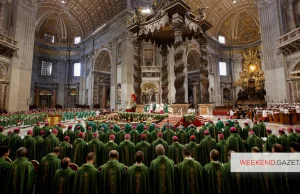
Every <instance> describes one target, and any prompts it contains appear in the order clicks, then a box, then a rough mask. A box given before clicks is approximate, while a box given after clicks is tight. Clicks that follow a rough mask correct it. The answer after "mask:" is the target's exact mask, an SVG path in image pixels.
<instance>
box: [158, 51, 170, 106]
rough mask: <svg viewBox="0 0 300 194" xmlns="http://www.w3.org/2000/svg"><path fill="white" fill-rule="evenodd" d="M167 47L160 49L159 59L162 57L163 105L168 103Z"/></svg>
mask: <svg viewBox="0 0 300 194" xmlns="http://www.w3.org/2000/svg"><path fill="white" fill-rule="evenodd" d="M168 53H169V51H168V46H167V45H162V47H161V51H160V54H161V57H162V62H161V63H162V64H161V90H162V93H161V99H162V102H163V103H165V102H166V103H169V99H168V95H169V89H168V86H169V78H168V77H169V73H168Z"/></svg>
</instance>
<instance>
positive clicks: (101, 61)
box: [94, 50, 111, 72]
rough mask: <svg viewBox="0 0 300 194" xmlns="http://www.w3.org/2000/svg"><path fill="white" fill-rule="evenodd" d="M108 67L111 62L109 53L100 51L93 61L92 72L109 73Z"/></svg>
mask: <svg viewBox="0 0 300 194" xmlns="http://www.w3.org/2000/svg"><path fill="white" fill-rule="evenodd" d="M110 67H111V60H110V54H109V52H108V51H106V50H102V51H100V53H99V54H98V56H97V58H96V61H95V66H94V71H98V72H110Z"/></svg>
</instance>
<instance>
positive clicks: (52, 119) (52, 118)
mask: <svg viewBox="0 0 300 194" xmlns="http://www.w3.org/2000/svg"><path fill="white" fill-rule="evenodd" d="M61 120H62V116H61V115H48V117H47V118H46V121H48V122H49V124H50V126H55V125H57V124H58V123H60V122H61Z"/></svg>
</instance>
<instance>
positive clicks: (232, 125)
mask: <svg viewBox="0 0 300 194" xmlns="http://www.w3.org/2000/svg"><path fill="white" fill-rule="evenodd" d="M227 123H228V124H229V127H234V122H233V121H232V120H231V119H229V120H227Z"/></svg>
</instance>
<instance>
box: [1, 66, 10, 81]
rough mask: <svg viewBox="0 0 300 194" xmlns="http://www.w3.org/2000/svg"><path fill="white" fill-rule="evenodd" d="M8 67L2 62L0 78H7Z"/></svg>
mask: <svg viewBox="0 0 300 194" xmlns="http://www.w3.org/2000/svg"><path fill="white" fill-rule="evenodd" d="M7 73H8V69H7V66H5V64H2V63H0V80H7Z"/></svg>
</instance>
